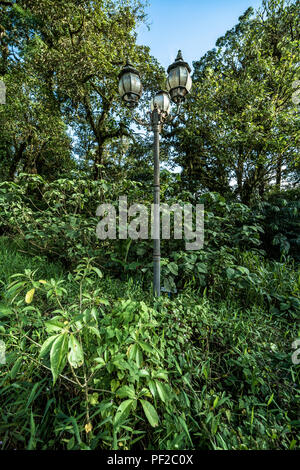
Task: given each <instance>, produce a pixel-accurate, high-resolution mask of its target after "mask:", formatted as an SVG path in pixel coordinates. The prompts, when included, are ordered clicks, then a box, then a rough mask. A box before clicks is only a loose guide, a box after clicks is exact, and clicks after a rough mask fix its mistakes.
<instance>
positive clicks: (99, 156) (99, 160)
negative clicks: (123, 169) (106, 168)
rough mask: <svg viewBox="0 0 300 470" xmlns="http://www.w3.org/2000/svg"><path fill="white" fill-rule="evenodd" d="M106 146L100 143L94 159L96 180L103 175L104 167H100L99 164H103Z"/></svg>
mask: <svg viewBox="0 0 300 470" xmlns="http://www.w3.org/2000/svg"><path fill="white" fill-rule="evenodd" d="M103 155H104V146H103V144H102V145H101V144H98V148H97V152H96V155H95V160H94V168H93V176H94V180H101V179H102V177H103V168H101V167H100V168H99V167H98V166H97V165H103Z"/></svg>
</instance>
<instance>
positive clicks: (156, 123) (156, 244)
mask: <svg viewBox="0 0 300 470" xmlns="http://www.w3.org/2000/svg"><path fill="white" fill-rule="evenodd" d="M151 123H152V130H153V134H154V142H153V154H154V210H153V228H154V230H153V291H154V295H155V296H156V297H158V296H160V166H159V164H160V162H159V139H160V130H161V126H160V113H159V111H158V109H157V106H155V107H154V110H153V111H152V114H151Z"/></svg>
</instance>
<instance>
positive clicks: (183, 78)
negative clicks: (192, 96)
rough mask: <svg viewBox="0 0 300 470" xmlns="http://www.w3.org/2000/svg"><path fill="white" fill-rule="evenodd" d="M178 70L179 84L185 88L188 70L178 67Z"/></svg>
mask: <svg viewBox="0 0 300 470" xmlns="http://www.w3.org/2000/svg"><path fill="white" fill-rule="evenodd" d="M178 68H179V76H180V78H179V84H180V86H183V87H185V86H186V82H187V79H188V73H189V72H188V70H187V69H186V68H185V67H178Z"/></svg>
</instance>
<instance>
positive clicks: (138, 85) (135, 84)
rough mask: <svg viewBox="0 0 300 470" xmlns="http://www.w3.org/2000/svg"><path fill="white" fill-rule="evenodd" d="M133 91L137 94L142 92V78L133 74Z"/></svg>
mask: <svg viewBox="0 0 300 470" xmlns="http://www.w3.org/2000/svg"><path fill="white" fill-rule="evenodd" d="M131 92H132V93H136V94H137V95H139V94H140V92H141V80H140V79H139V77H138V76H137V75H133V74H131Z"/></svg>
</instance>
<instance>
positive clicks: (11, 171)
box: [8, 142, 26, 180]
mask: <svg viewBox="0 0 300 470" xmlns="http://www.w3.org/2000/svg"><path fill="white" fill-rule="evenodd" d="M25 148H26V144H25V142H23V143H22V144H21V145H20V147H19V148H18V150H16V152H15V154H14V157H13V159H12V162H11V164H10V168H9V172H8V179H9V180H14V176H15V173H16V170H17V166H18V164H19V163H20V161H21V160H22V158H23V152H24V150H25Z"/></svg>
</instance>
